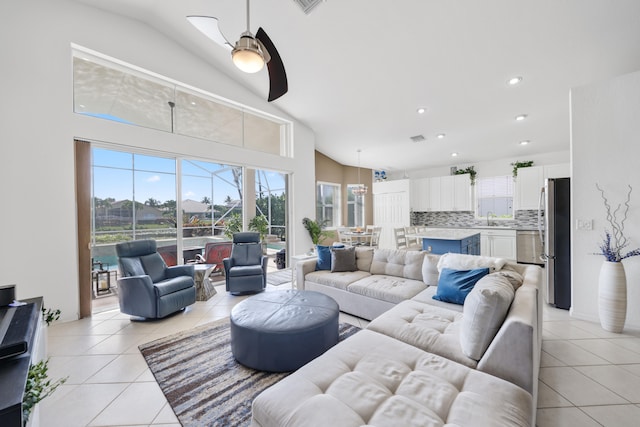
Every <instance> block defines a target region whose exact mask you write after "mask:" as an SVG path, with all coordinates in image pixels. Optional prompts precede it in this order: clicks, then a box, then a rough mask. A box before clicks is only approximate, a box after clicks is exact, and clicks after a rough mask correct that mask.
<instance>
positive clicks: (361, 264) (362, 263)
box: [356, 246, 373, 272]
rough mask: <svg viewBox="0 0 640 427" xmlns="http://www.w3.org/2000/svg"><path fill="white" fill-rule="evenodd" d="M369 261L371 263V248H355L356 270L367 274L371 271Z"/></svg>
mask: <svg viewBox="0 0 640 427" xmlns="http://www.w3.org/2000/svg"><path fill="white" fill-rule="evenodd" d="M371 261H373V248H368V247H366V246H356V264H357V265H358V270H362V271H367V272H369V271H370V270H371Z"/></svg>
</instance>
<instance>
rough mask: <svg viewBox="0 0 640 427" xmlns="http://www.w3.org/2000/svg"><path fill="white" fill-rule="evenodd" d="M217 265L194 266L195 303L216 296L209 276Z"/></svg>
mask: <svg viewBox="0 0 640 427" xmlns="http://www.w3.org/2000/svg"><path fill="white" fill-rule="evenodd" d="M216 266H217V264H194V265H193V269H194V273H195V274H194V277H193V280H194V281H195V282H196V301H207V300H208V299H209V298H211V297H212V296H214V295H215V294H216V288H214V287H213V283H211V280H209V275H210V274H211V273H213V270H215V268H216Z"/></svg>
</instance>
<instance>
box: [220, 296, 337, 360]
mask: <svg viewBox="0 0 640 427" xmlns="http://www.w3.org/2000/svg"><path fill="white" fill-rule="evenodd" d="M338 314H339V309H338V303H336V302H335V301H334V300H333V299H332V298H330V297H328V296H326V295H324V294H321V293H320V292H312V291H298V290H286V291H276V292H263V293H261V294H258V295H254V296H252V297H249V298H247V299H246V300H244V301H242V302H241V303H239V304H238V305H236V306H235V307H234V308H233V310H231V316H230V317H231V352H232V353H233V356H234V357H235V358H236V360H237V361H238V362H240V363H241V364H243V365H244V366H247V367H249V368H253V369H257V370H260V371H269V372H288V371H294V370H296V369H298V368H299V367H301V366H302V365H304V364H306V363H307V362H309V361H311V360H313V359H315V358H316V357H318V356H320V355H321V354H322V353H324V352H325V351H326V350H327V349H329V348H331V347H332V346H334V345H335V344H336V343H337V342H338Z"/></svg>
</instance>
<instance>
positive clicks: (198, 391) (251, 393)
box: [138, 319, 360, 426]
mask: <svg viewBox="0 0 640 427" xmlns="http://www.w3.org/2000/svg"><path fill="white" fill-rule="evenodd" d="M359 330H360V328H358V327H356V326H353V325H349V324H346V323H340V340H341V341H342V340H343V339H346V338H348V337H349V336H351V335H353V334H354V333H356V332H358V331H359ZM138 348H139V349H140V351H141V352H142V355H143V356H144V358H145V360H146V361H147V364H148V365H149V368H150V369H151V372H153V375H154V376H155V377H156V381H157V382H158V384H159V385H160V388H161V389H162V391H163V393H164V394H165V396H166V397H167V400H168V401H169V404H170V405H171V408H173V412H175V414H176V416H177V417H178V419H179V420H180V423H181V424H182V425H183V426H248V425H250V423H251V402H252V401H253V399H254V398H255V397H256V396H257V395H258V394H260V392H261V391H262V390H264V389H266V388H267V387H269V386H270V385H272V384H275V383H276V382H278V381H280V380H281V379H282V378H284V377H286V376H287V375H288V373H269V372H262V371H256V370H254V369H251V368H246V367H244V366H242V365H240V364H239V363H238V362H236V361H235V359H234V358H233V355H232V354H231V342H230V334H229V319H223V320H219V321H216V322H212V323H208V324H206V325H203V326H200V327H197V328H194V329H190V330H188V331H184V332H180V333H177V334H174V335H170V336H168V337H165V338H161V339H158V340H155V341H152V342H150V343H146V344H143V345H141V346H139V347H138Z"/></svg>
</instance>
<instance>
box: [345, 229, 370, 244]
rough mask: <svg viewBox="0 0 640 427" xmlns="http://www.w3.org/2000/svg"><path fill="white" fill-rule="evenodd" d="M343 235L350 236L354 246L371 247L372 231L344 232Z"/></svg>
mask: <svg viewBox="0 0 640 427" xmlns="http://www.w3.org/2000/svg"><path fill="white" fill-rule="evenodd" d="M342 234H344V235H345V236H349V238H350V239H351V244H352V245H353V246H362V245H371V236H373V233H372V232H371V231H357V230H356V231H344V232H343V233H342Z"/></svg>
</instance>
